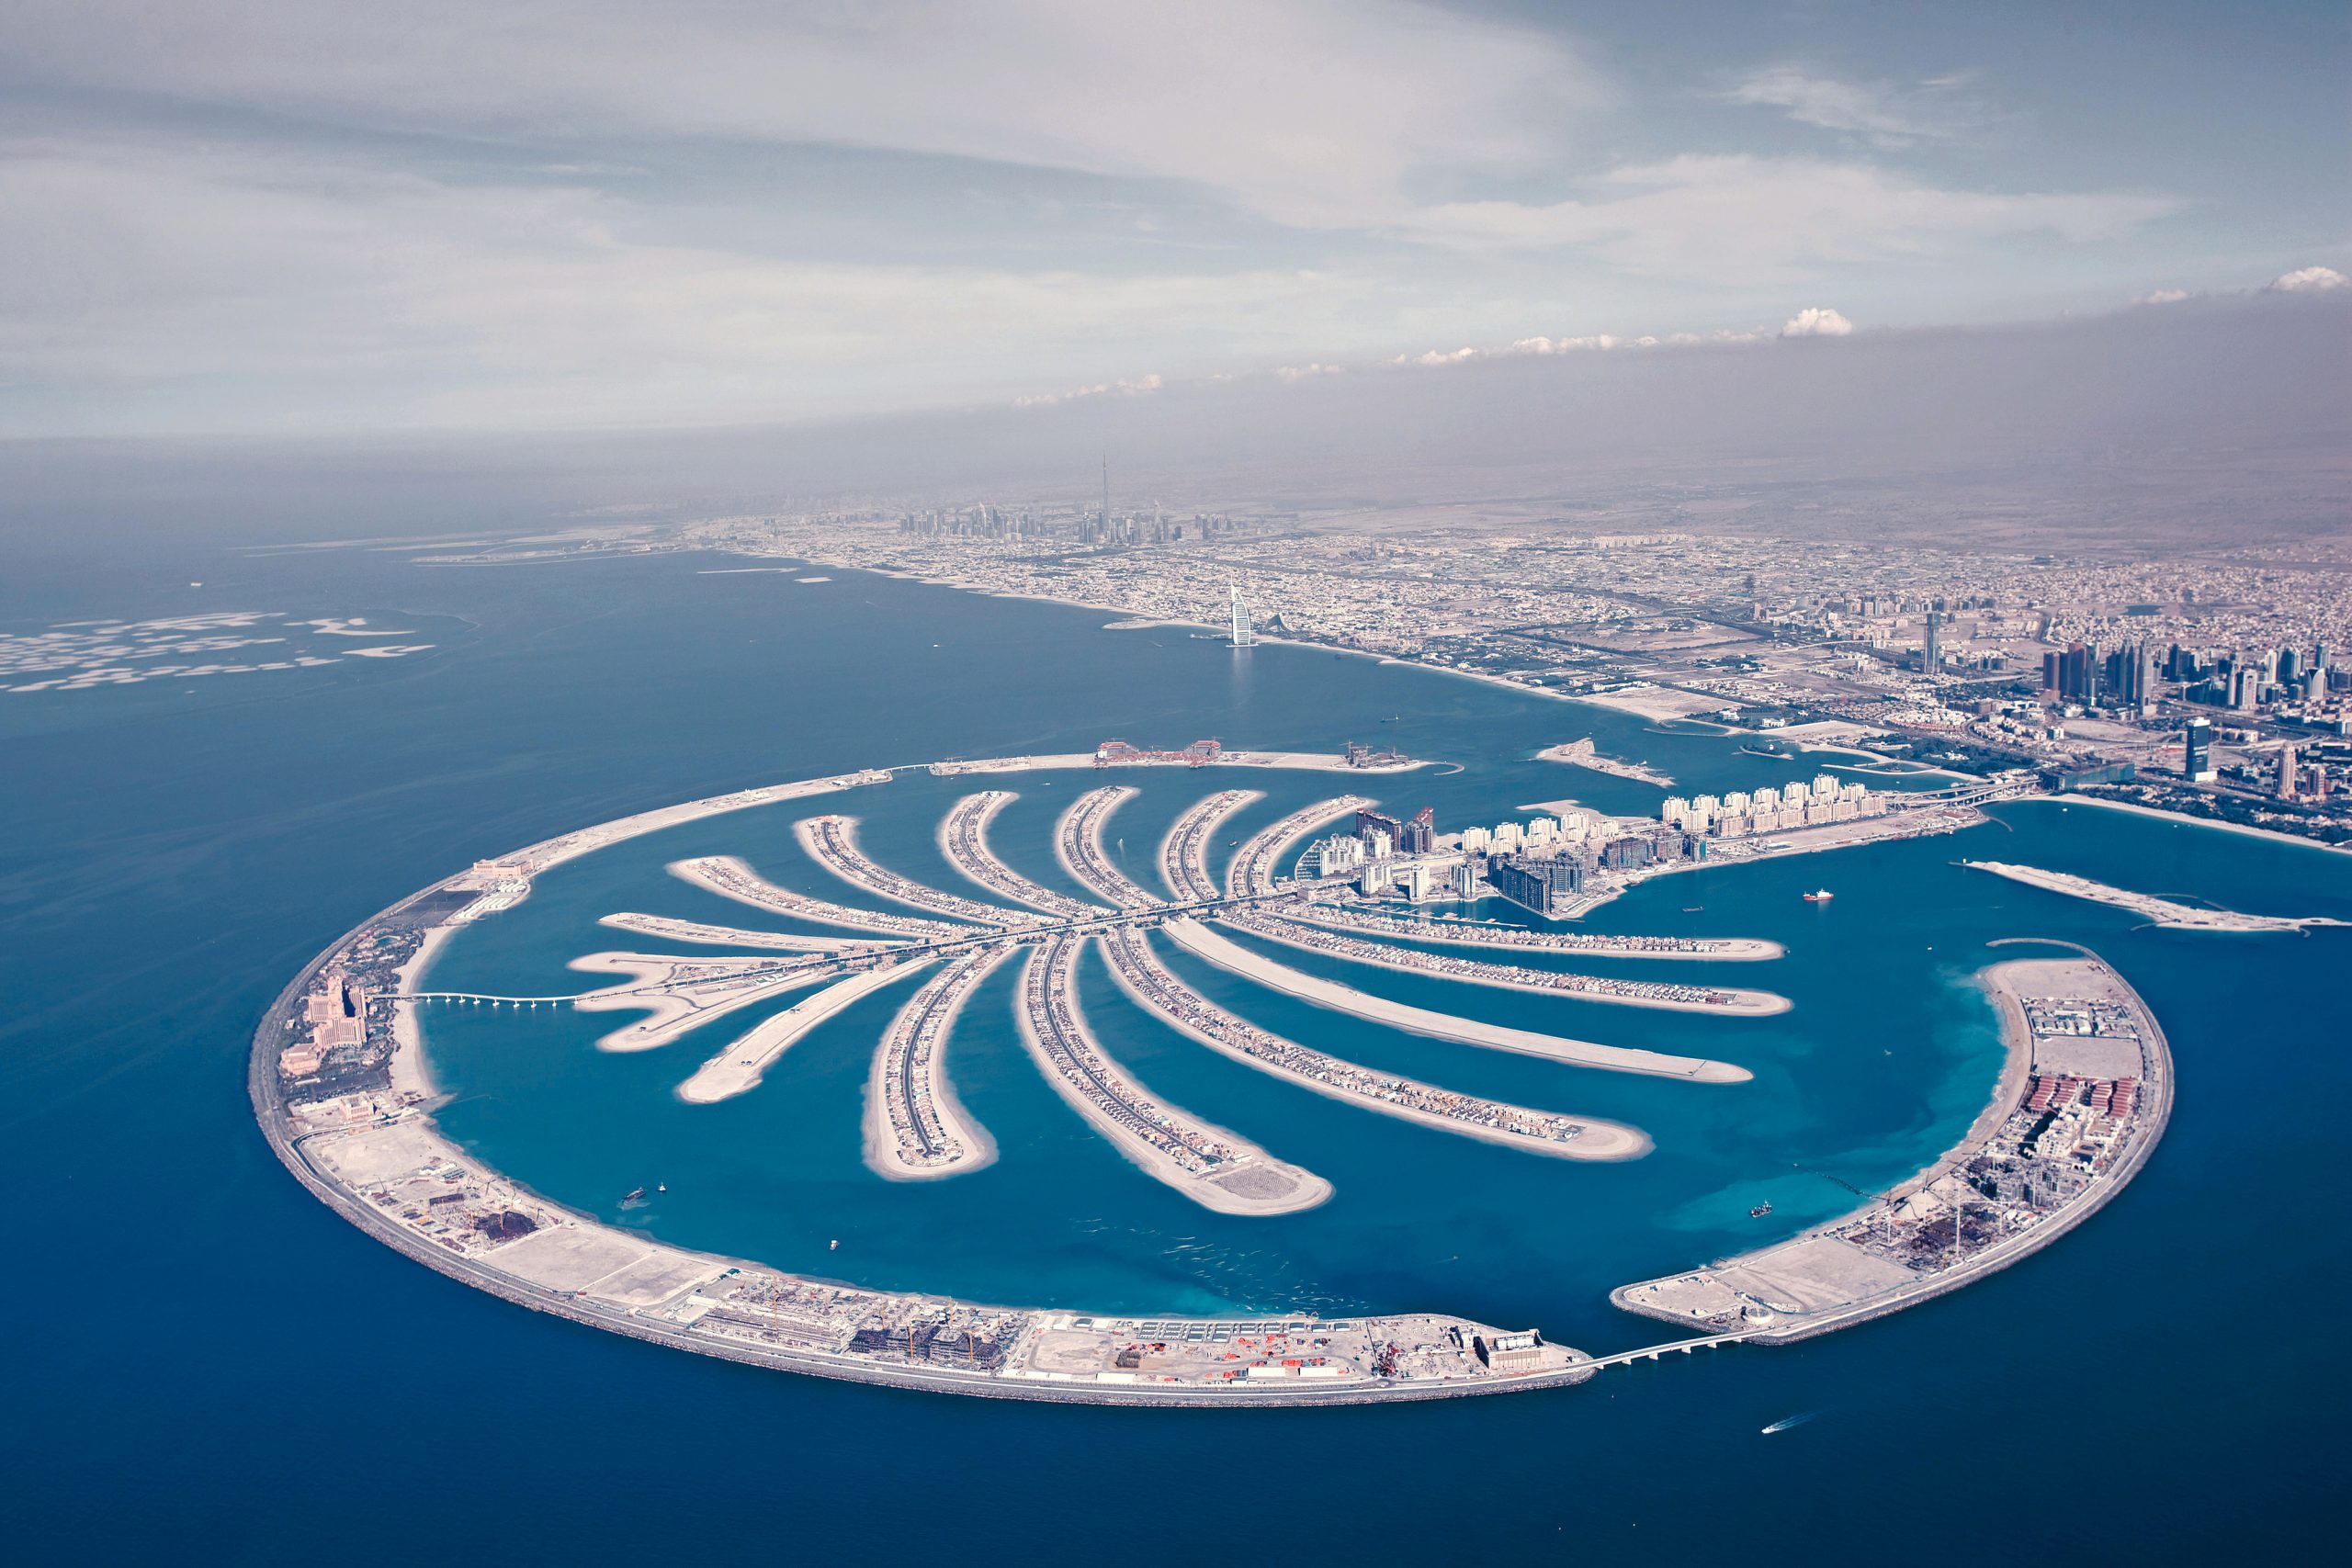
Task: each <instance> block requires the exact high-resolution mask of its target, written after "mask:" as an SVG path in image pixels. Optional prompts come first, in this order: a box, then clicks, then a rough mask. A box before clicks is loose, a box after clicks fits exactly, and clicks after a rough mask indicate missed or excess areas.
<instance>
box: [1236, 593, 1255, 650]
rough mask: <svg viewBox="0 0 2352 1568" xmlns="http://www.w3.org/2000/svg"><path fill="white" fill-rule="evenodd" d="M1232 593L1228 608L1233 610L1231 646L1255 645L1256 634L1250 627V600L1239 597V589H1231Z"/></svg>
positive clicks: (1249, 646)
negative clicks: (1231, 601)
mask: <svg viewBox="0 0 2352 1568" xmlns="http://www.w3.org/2000/svg"><path fill="white" fill-rule="evenodd" d="M1232 594H1233V603H1232V604H1231V606H1230V608H1231V610H1232V612H1233V646H1234V647H1236V648H1251V647H1255V646H1256V644H1257V641H1258V635H1257V633H1255V632H1253V631H1251V630H1250V601H1248V600H1247V599H1244V598H1243V597H1241V590H1239V589H1238V588H1236V589H1234V590H1232Z"/></svg>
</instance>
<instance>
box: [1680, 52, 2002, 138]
mask: <svg viewBox="0 0 2352 1568" xmlns="http://www.w3.org/2000/svg"><path fill="white" fill-rule="evenodd" d="M1969 80H1970V78H1969V77H1968V76H1967V75H1966V74H1965V73H1955V74H1951V75H1946V76H1936V77H1930V78H1929V79H1928V80H1927V81H1924V82H1921V83H1919V84H1918V85H1916V86H1911V87H1904V86H1898V85H1894V84H1892V83H1887V82H1848V81H1843V80H1840V79H1839V78H1838V77H1835V76H1826V75H1823V74H1821V73H1818V72H1815V71H1810V70H1807V69H1805V68H1804V66H1801V65H1793V64H1781V65H1770V66H1766V67H1764V68H1763V69H1762V70H1759V71H1756V72H1753V73H1749V74H1748V75H1747V76H1746V77H1744V78H1743V79H1741V81H1740V82H1739V83H1738V84H1737V85H1735V86H1734V87H1732V89H1731V90H1730V91H1729V92H1727V93H1725V94H1724V95H1723V96H1724V100H1725V101H1726V102H1729V103H1735V104H1747V105H1754V106H1757V107H1764V108H1777V109H1781V110H1784V111H1785V112H1786V113H1787V115H1788V117H1789V118H1791V119H1792V120H1795V121H1796V122H1797V123H1799V124H1800V125H1810V126H1813V127H1815V128H1816V129H1819V130H1835V131H1840V132H1844V133H1848V134H1851V135H1857V136H1860V137H1861V138H1863V139H1864V140H1866V141H1871V142H1872V143H1874V144H1875V145H1877V146H1881V147H1903V146H1907V145H1909V144H1910V143H1912V142H1915V141H1943V140H1948V139H1950V138H1951V137H1954V136H1957V135H1959V134H1961V132H1962V130H1964V129H1966V128H1967V127H1968V126H1969V125H1971V124H1973V123H1974V121H1975V120H1976V119H1977V118H1979V116H1980V111H1979V110H1977V109H1976V107H1974V106H1973V105H1972V104H1969V103H1967V102H1966V101H1964V100H1961V99H1958V98H1955V97H1954V96H1953V93H1954V90H1955V89H1957V88H1960V87H1962V86H1964V85H1966V84H1967V83H1968V82H1969Z"/></svg>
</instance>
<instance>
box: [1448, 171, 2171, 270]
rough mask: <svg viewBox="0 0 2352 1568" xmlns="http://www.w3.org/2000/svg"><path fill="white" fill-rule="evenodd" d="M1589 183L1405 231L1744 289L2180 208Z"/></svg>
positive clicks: (1681, 182) (1900, 192)
mask: <svg viewBox="0 0 2352 1568" xmlns="http://www.w3.org/2000/svg"><path fill="white" fill-rule="evenodd" d="M1597 184H1598V191H1599V194H1598V195H1596V196H1595V197H1591V198H1589V199H1584V200H1568V201H1560V202H1554V203H1551V204H1549V205H1543V206H1532V205H1528V204H1524V203H1520V202H1508V201H1462V202H1450V203H1444V204H1441V205H1438V206H1434V207H1430V208H1428V209H1424V210H1422V211H1420V212H1419V213H1417V214H1415V215H1414V216H1413V218H1412V220H1410V223H1409V224H1408V231H1409V232H1410V233H1411V235H1412V236H1413V237H1415V238H1419V239H1422V240H1426V241H1429V242H1431V243H1440V244H1451V245H1456V246H1462V247H1465V248H1495V247H1501V248H1514V249H1522V250H1532V251H1542V250H1576V251H1582V252H1586V253H1589V254H1593V255H1595V256H1597V257H1599V258H1600V259H1601V260H1604V261H1606V262H1608V263H1609V264H1611V265H1613V266H1616V267H1618V268H1619V269H1621V270H1623V271H1626V272H1630V273H1638V274H1642V275H1645V276H1669V277H1688V278H1699V279H1705V280H1709V281H1715V282H1724V283H1730V282H1746V283H1754V282H1757V281H1780V280H1786V279H1789V278H1791V277H1792V276H1793V275H1796V274H1798V273H1800V272H1801V271H1803V270H1804V269H1807V268H1813V267H1819V266H1823V265H1842V264H1852V263H1858V262H1871V261H1881V260H1887V259H1895V258H1908V257H1917V256H1928V255H1936V254H1950V253H1951V252H1954V251H1958V250H1962V249H1964V248H1966V247H1969V246H1973V245H1978V244H1982V243H1986V242H1988V241H1992V240H1996V239H2004V238H2011V237H2016V236H2020V235H2029V234H2054V235H2056V236H2058V237H2059V238H2061V239H2064V240H2069V241H2075V242H2087V241H2095V240H2104V239H2111V238H2115V237H2117V236H2120V235H2122V234H2126V233H2129V232H2131V231H2132V230H2134V229H2136V228H2138V227H2140V226H2141V225H2143V224H2144V223H2147V222H2149V221H2150V220H2154V219H2156V218H2160V217H2163V216H2165V214H2167V213H2169V212H2172V211H2173V210H2175V209H2176V208H2177V203H2176V202H2174V201H2172V200H2171V199H2169V198H2167V197H2153V196H2138V195H2113V194H2098V193H2082V194H2063V193H2040V192H2037V193H2022V194H2012V193H2007V192H2000V191H1974V190H1953V189H1949V188H1946V187H1942V186H1933V185H1928V184H1925V183H1923V182H1921V181H1918V180H1917V179H1914V178H1911V177H1910V176H1907V175H1903V174H1900V173H1897V172H1895V171H1893V170H1889V169H1886V168H1883V167H1881V166H1879V165H1877V164H1867V163H1838V162H1831V161H1826V160H1821V159H1812V158H1759V157H1754V156H1749V155H1746V154H1732V155H1709V156H1698V155H1691V156H1684V157H1679V158H1671V159H1668V160H1666V161H1665V162H1662V163H1656V164H1629V165H1625V166H1623V167H1620V168H1617V169H1613V170H1611V171H1610V172H1609V173H1608V174H1607V175H1603V176H1602V177H1601V178H1600V181H1599V182H1597Z"/></svg>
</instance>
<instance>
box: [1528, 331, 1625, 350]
mask: <svg viewBox="0 0 2352 1568" xmlns="http://www.w3.org/2000/svg"><path fill="white" fill-rule="evenodd" d="M1616 346H1617V340H1616V339H1615V338H1613V337H1611V336H1610V335H1609V334H1608V333H1593V334H1592V335H1590V336H1589V337H1523V338H1521V339H1520V340H1519V341H1518V342H1517V343H1514V344H1511V345H1510V352H1511V353H1513V354H1575V353H1577V352H1580V351H1582V350H1587V349H1591V350H1605V349H1611V348H1615V347H1616Z"/></svg>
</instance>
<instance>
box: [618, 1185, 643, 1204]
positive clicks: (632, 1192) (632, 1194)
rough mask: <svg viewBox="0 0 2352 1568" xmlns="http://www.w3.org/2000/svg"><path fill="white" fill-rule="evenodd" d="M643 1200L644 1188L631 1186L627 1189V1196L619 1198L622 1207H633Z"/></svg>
mask: <svg viewBox="0 0 2352 1568" xmlns="http://www.w3.org/2000/svg"><path fill="white" fill-rule="evenodd" d="M644 1201H645V1189H644V1188H642V1187H632V1188H630V1189H629V1190H628V1197H626V1198H623V1199H622V1200H621V1207H622V1208H624V1209H634V1208H636V1207H637V1206H638V1205H639V1204H640V1203H642V1202H644Z"/></svg>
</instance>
